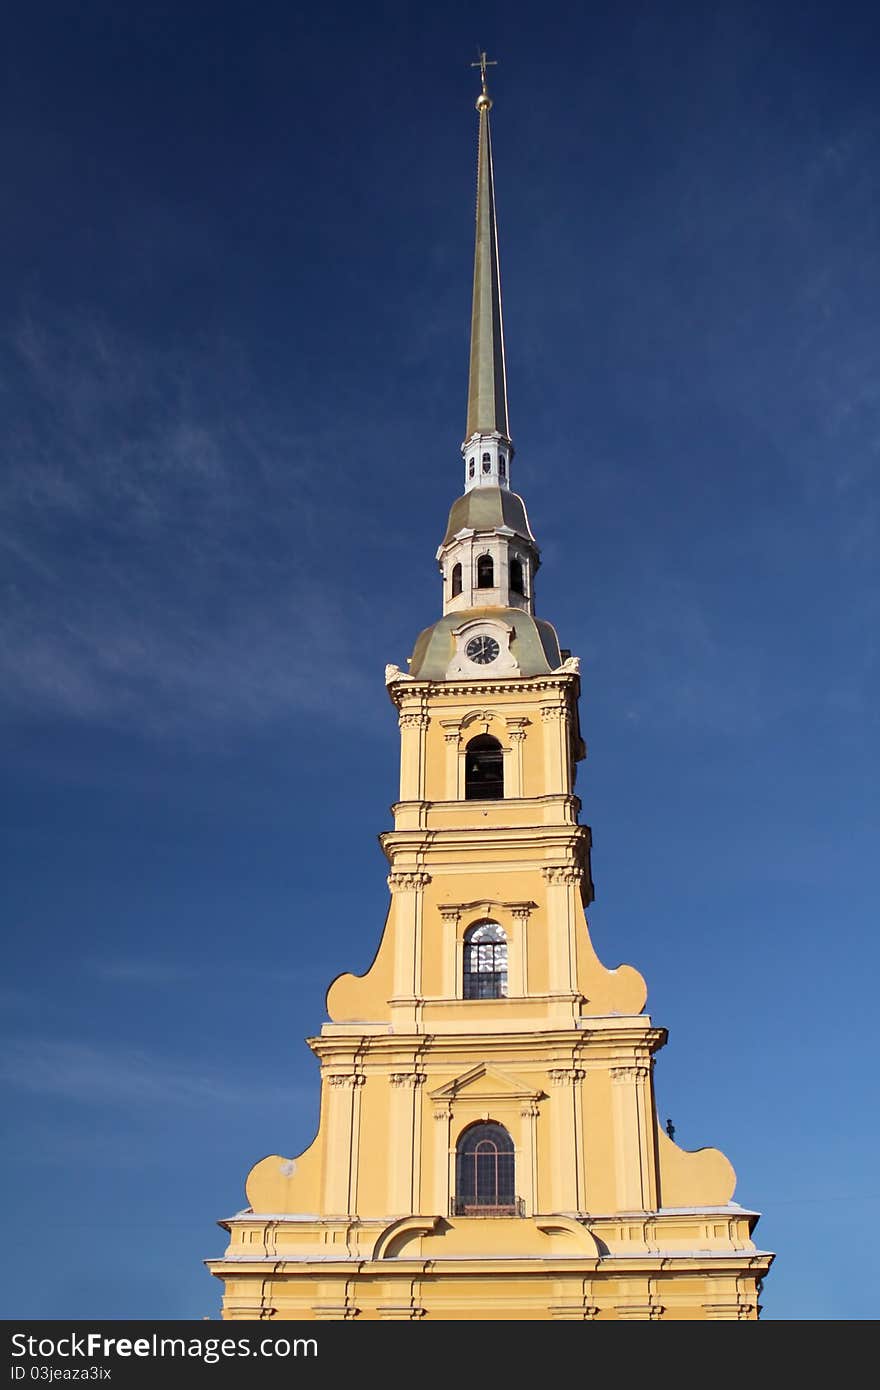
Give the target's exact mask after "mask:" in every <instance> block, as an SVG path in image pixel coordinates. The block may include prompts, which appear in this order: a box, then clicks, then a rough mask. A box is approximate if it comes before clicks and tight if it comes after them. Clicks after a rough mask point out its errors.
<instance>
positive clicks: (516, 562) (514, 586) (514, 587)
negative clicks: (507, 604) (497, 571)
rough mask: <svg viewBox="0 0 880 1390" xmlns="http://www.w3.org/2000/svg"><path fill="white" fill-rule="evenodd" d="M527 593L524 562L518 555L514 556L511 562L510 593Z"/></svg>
mask: <svg viewBox="0 0 880 1390" xmlns="http://www.w3.org/2000/svg"><path fill="white" fill-rule="evenodd" d="M525 591H526V590H525V576H524V575H523V562H522V560H521V559H520V558H519V556H518V555H514V557H513V559H512V560H511V562H510V592H511V593H512V594H524V593H525Z"/></svg>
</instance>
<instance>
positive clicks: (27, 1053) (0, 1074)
mask: <svg viewBox="0 0 880 1390" xmlns="http://www.w3.org/2000/svg"><path fill="white" fill-rule="evenodd" d="M0 1083H4V1084H6V1085H8V1086H10V1087H14V1088H16V1089H18V1090H21V1091H27V1092H31V1093H35V1094H39V1095H48V1096H55V1097H58V1098H59V1099H64V1100H68V1101H74V1102H76V1103H78V1104H88V1105H96V1106H108V1105H109V1106H122V1107H126V1108H130V1107H134V1106H139V1105H145V1104H160V1105H162V1106H169V1105H186V1106H189V1105H193V1104H199V1105H200V1104H205V1105H212V1106H215V1105H264V1104H273V1103H276V1102H277V1103H278V1104H282V1103H283V1104H288V1105H289V1104H290V1101H291V1091H290V1087H286V1088H285V1087H281V1086H278V1087H274V1086H271V1085H266V1083H265V1082H261V1081H259V1080H254V1078H253V1077H251V1076H242V1077H238V1078H237V1077H236V1076H235V1075H234V1073H230V1071H229V1070H228V1069H227V1068H225V1067H224V1068H223V1070H222V1071H221V1070H216V1071H213V1070H211V1069H209V1068H205V1067H202V1066H198V1065H193V1064H191V1063H187V1062H184V1061H177V1060H174V1059H169V1058H163V1057H156V1056H154V1055H151V1054H149V1053H146V1052H138V1051H129V1052H126V1051H118V1050H115V1049H114V1050H112V1051H111V1050H110V1049H102V1048H98V1047H95V1046H92V1045H90V1044H88V1043H82V1042H78V1041H68V1040H55V1039H47V1038H12V1039H7V1040H6V1041H5V1042H4V1044H3V1048H2V1058H0Z"/></svg>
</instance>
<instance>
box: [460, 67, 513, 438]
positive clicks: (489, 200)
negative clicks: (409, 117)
mask: <svg viewBox="0 0 880 1390" xmlns="http://www.w3.org/2000/svg"><path fill="white" fill-rule="evenodd" d="M471 66H472V67H475V68H477V67H478V68H479V69H480V77H481V91H480V95H479V96H478V97H477V102H476V106H477V112H478V113H479V123H480V126H479V148H478V155H477V228H476V247H475V252H474V300H473V310H472V313H471V363H470V377H469V382H468V409H467V430H466V434H465V441H466V442H467V440H470V439H471V438H472V437H473V436H474V435H477V434H480V435H485V434H494V435H500V436H501V438H502V439H504V440H505V441H508V438H509V437H508V432H507V380H506V375H505V369H504V332H503V329H502V323H501V274H500V270H499V265H498V229H497V226H496V221H495V179H494V173H493V169H492V137H491V133H490V130H489V111H490V109H491V106H492V98H491V97H490V96H489V91H488V87H487V84H486V69H487V68H490V67H494V66H495V62H494V60H490V59H488V58H487V57H486V55H485V53H480V56H479V60H478V62H476V63H472V64H471Z"/></svg>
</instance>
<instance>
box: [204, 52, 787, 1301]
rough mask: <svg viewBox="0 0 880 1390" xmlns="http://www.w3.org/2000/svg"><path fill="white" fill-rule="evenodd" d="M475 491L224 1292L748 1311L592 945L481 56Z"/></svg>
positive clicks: (454, 540)
mask: <svg viewBox="0 0 880 1390" xmlns="http://www.w3.org/2000/svg"><path fill="white" fill-rule="evenodd" d="M480 67H481V77H482V83H481V91H480V94H479V96H478V98H477V103H476V106H477V113H478V160H477V209H476V245H475V258H474V288H473V310H472V319H471V355H470V376H469V390H468V409H467V425H466V430H465V435H466V437H465V441H464V444H463V446H462V456H463V459H464V468H465V477H464V492H463V494H462V495H461V496H460V497H458V498H457V499H456V500H455V502H454V503H453V505H452V509H451V511H450V514H449V520H448V523H447V526H446V531H445V534H444V537H443V540H442V542H441V545H440V547H439V550H438V551H437V561H438V563H439V566H440V573H441V577H442V585H443V599H442V613H441V616H440V617H439V618H438V619H437V620H436V621H435V622H434V623H433V624H431V626H429V627H427V628H426V629H425V630H424V631H423V632H422V633H420V635H419V636H418V638H417V639H416V642H415V645H414V648H413V651H412V655H411V657H410V658H409V661H408V663H407V665H408V669H407V670H403V669H401V668H400V667H399V666H396V665H389V666H388V667H387V668H386V672H385V683H386V687H387V690H388V694H389V696H390V699H391V702H392V705H393V707H394V709H395V711H396V713H397V719H398V724H399V728H400V789H399V796H398V800H397V802H396V803H395V805H394V806H393V807H392V814H393V826H392V828H391V829H389V830H388V831H386V832H385V834H384V835H383V836H382V837H381V843H382V847H383V849H384V852H385V854H386V856H387V859H388V869H389V873H388V886H389V889H390V905H389V910H388V917H387V920H386V923H385V928H384V932H383V933H382V936H381V941H380V944H379V949H378V952H377V954H376V957H375V959H374V961H373V963H372V965H371V966H370V968H369V970H368V971H367V973H366V974H365V975H363V976H353V975H343V976H341V977H340V978H339V979H337V980H336V981H334V983H333V985H332V986H331V988H330V990H329V992H328V996H327V1012H328V1021H327V1022H326V1023H325V1024H324V1025H323V1027H322V1029H321V1033H320V1036H318V1037H316V1038H312V1039H310V1040H309V1046H310V1047H311V1048H312V1050H313V1051H314V1052H315V1054H316V1055H317V1057H318V1058H319V1059H320V1063H321V1111H320V1124H319V1130H318V1134H317V1136H316V1138H315V1139H314V1141H313V1143H312V1144H311V1146H310V1147H309V1148H308V1149H306V1150H305V1152H304V1153H302V1154H300V1155H299V1156H298V1157H296V1158H284V1157H281V1156H277V1155H276V1156H273V1157H271V1158H267V1159H263V1160H262V1161H261V1162H260V1163H258V1164H257V1165H256V1166H255V1167H254V1168H253V1169H252V1170H251V1173H250V1175H249V1177H248V1180H247V1197H248V1203H249V1205H248V1206H247V1207H246V1208H245V1210H243V1211H240V1212H239V1213H238V1214H237V1215H235V1216H233V1217H230V1218H229V1219H227V1220H226V1221H224V1222H221V1225H223V1226H224V1227H225V1228H226V1229H227V1230H228V1232H229V1246H228V1249H227V1251H226V1254H225V1255H224V1256H223V1257H222V1258H220V1259H216V1260H210V1261H208V1267H209V1268H210V1270H211V1272H212V1273H213V1274H215V1275H217V1277H218V1278H220V1279H221V1280H222V1281H223V1282H224V1285H225V1292H224V1300H223V1316H224V1317H225V1318H229V1319H235V1318H248V1319H252V1318H263V1317H275V1318H288V1319H351V1318H361V1319H369V1320H373V1319H397V1320H401V1319H403V1320H407V1321H409V1320H417V1319H421V1318H427V1319H444V1320H453V1319H454V1320H462V1319H466V1320H468V1319H476V1320H479V1321H486V1320H496V1319H497V1320H502V1319H507V1320H513V1319H519V1320H521V1319H535V1320H550V1319H566V1320H579V1321H582V1320H592V1319H600V1320H617V1319H636V1320H656V1319H690V1320H696V1319H718V1318H721V1319H747V1320H748V1319H755V1318H757V1317H758V1312H759V1306H758V1295H759V1290H760V1283H761V1280H762V1279H763V1277H764V1275H765V1274H766V1273H767V1270H768V1269H769V1267H770V1263H771V1260H772V1258H773V1257H772V1255H770V1254H768V1253H766V1252H763V1251H761V1250H759V1249H757V1248H756V1246H755V1244H754V1242H753V1240H752V1231H753V1228H754V1226H755V1224H756V1222H757V1220H758V1216H757V1213H756V1212H753V1211H749V1210H746V1209H744V1208H743V1207H741V1206H739V1205H738V1204H737V1203H735V1202H734V1201H733V1200H732V1197H733V1191H734V1185H735V1176H734V1173H733V1169H732V1168H731V1166H730V1164H729V1163H728V1161H727V1159H726V1158H725V1157H724V1156H723V1154H721V1153H719V1152H718V1151H717V1150H715V1149H701V1150H698V1151H696V1152H694V1153H688V1152H686V1151H684V1150H682V1149H680V1148H678V1147H677V1146H676V1145H675V1144H674V1143H673V1141H672V1139H671V1138H669V1137H668V1136H667V1134H666V1133H665V1132H664V1131H663V1130H662V1129H661V1128H660V1126H659V1125H658V1122H657V1116H656V1109H655V1103H654V1091H653V1067H654V1058H655V1054H656V1053H657V1052H658V1051H659V1049H660V1048H662V1047H663V1045H664V1044H665V1042H666V1032H665V1030H664V1029H663V1028H660V1027H657V1026H656V1025H655V1024H654V1023H653V1022H652V1020H651V1018H650V1017H649V1016H648V1015H647V1014H646V1013H645V1012H644V1006H645V1000H646V993H647V991H646V988H645V983H644V981H643V979H642V977H641V975H639V973H638V972H637V971H636V970H635V969H633V968H632V967H631V966H629V965H619V966H616V967H615V968H612V969H609V968H607V967H606V966H605V965H603V964H602V962H601V961H600V960H599V959H598V957H597V955H596V953H595V951H594V949H593V946H592V943H591V940H590V934H589V928H588V924H587V920H586V917H585V908H586V907H588V906H589V904H590V902H591V900H592V897H593V881H592V874H591V867H590V830H589V827H588V826H586V825H584V824H583V823H582V822H581V820H580V811H581V802H580V799H579V797H578V795H577V794H576V791H575V779H576V772H577V768H578V765H579V763H581V761H582V760H583V759H584V757H585V748H584V743H583V740H582V738H581V732H580V726H579V716H578V702H579V696H580V669H579V663H578V660H577V658H576V657H573V656H572V655H571V654H570V653H569V652H568V651H565V650H563V649H562V648H561V647H560V645H559V640H558V637H557V634H556V631H555V629H554V628H553V626H552V625H551V624H550V623H549V622H546V621H544V620H543V619H541V618H538V617H537V616H536V615H535V575H536V573H537V569H538V563H539V553H538V547H537V543H536V541H535V538H534V536H533V534H532V531H531V527H530V525H529V520H528V516H527V514H526V508H525V504H524V503H523V501H522V498H521V497H519V496H518V495H517V494H516V493H515V492H513V491H512V490H511V461H512V457H513V445H512V441H511V438H510V431H509V425H508V416H507V387H506V373H505V363H504V339H503V329H502V318H501V279H500V270H499V256H498V236H497V226H496V214H495V189H494V174H493V167H492V143H491V132H490V110H491V107H492V101H491V98H490V96H489V93H488V90H487V83H486V67H487V62H486V59H485V55H483V56H482V58H481V63H480Z"/></svg>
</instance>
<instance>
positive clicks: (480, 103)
mask: <svg viewBox="0 0 880 1390" xmlns="http://www.w3.org/2000/svg"><path fill="white" fill-rule="evenodd" d="M476 105H477V110H478V111H490V110H491V109H492V98H491V97H490V95H489V93H488V92H480V95H479V96H478V97H477V102H476Z"/></svg>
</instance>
